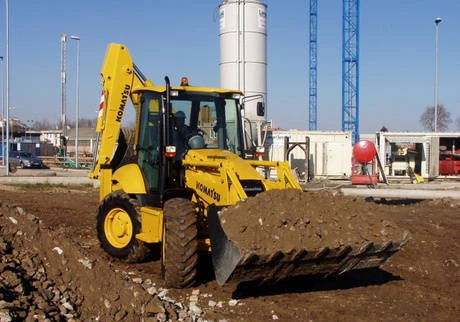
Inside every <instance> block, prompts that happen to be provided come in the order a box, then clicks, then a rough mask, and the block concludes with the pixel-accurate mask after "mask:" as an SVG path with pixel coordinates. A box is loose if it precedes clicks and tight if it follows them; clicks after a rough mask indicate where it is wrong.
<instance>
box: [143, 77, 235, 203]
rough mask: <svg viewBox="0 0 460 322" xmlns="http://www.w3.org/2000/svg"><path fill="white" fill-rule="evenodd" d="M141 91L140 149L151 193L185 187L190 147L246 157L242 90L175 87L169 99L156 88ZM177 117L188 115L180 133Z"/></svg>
mask: <svg viewBox="0 0 460 322" xmlns="http://www.w3.org/2000/svg"><path fill="white" fill-rule="evenodd" d="M139 94H140V100H139V106H138V107H137V108H136V109H137V114H138V116H137V120H138V121H137V122H138V124H139V126H138V129H139V133H137V144H136V146H135V149H136V151H137V163H138V165H139V166H140V167H141V168H142V170H143V173H144V176H145V181H146V183H147V185H148V187H149V190H150V192H151V194H152V195H155V193H154V192H155V191H162V190H163V189H164V191H165V192H166V191H167V190H168V189H169V190H174V189H181V188H183V187H185V183H184V179H183V174H184V173H183V168H182V164H181V160H182V159H183V158H184V156H185V154H186V153H187V151H188V150H190V149H219V150H227V151H230V152H232V153H234V154H236V155H238V156H240V157H241V156H242V155H243V152H244V151H243V150H244V149H243V144H242V142H243V135H242V133H243V131H242V129H241V122H240V120H241V115H240V106H239V96H240V95H239V94H238V93H235V92H230V91H222V90H213V89H210V88H200V87H189V86H187V87H185V86H184V87H174V88H171V89H170V91H169V94H170V95H169V97H166V96H167V95H166V96H165V93H164V92H155V91H151V90H144V91H140V92H139ZM168 101H169V108H167V106H168ZM175 115H180V117H181V118H184V129H183V130H181V132H180V133H179V132H178V129H177V123H176V122H175ZM181 140H183V141H182V142H181ZM171 148H173V149H174V150H175V154H176V155H175V156H174V157H172V156H173V154H168V155H167V156H166V157H165V153H164V152H165V150H166V149H167V150H168V151H171ZM162 178H164V180H165V181H164V182H162V180H163V179H162Z"/></svg>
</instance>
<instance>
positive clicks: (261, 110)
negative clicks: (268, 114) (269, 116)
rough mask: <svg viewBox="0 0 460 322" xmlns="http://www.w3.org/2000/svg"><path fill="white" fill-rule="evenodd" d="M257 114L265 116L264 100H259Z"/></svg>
mask: <svg viewBox="0 0 460 322" xmlns="http://www.w3.org/2000/svg"><path fill="white" fill-rule="evenodd" d="M257 116H265V104H264V102H257Z"/></svg>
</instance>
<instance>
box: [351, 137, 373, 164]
mask: <svg viewBox="0 0 460 322" xmlns="http://www.w3.org/2000/svg"><path fill="white" fill-rule="evenodd" d="M376 153H377V150H376V149H375V145H374V143H372V142H371V141H369V140H361V141H358V142H357V143H356V144H355V146H354V147H353V156H354V157H355V159H356V160H358V161H359V162H361V163H367V162H369V161H372V159H374V157H375V155H376Z"/></svg>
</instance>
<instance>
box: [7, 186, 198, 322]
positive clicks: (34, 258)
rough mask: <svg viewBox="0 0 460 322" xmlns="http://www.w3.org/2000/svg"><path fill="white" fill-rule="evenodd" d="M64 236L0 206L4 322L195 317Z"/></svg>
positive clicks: (18, 209)
mask: <svg viewBox="0 0 460 322" xmlns="http://www.w3.org/2000/svg"><path fill="white" fill-rule="evenodd" d="M83 196H84V195H83ZM76 197H77V198H78V195H77V196H76ZM86 198H88V197H86ZM44 202H45V201H44ZM66 233H67V232H65V231H64V230H61V229H59V228H53V227H52V226H49V225H44V224H43V222H41V220H40V219H39V218H38V217H35V216H34V215H32V214H30V213H27V212H26V211H25V210H24V209H23V208H21V207H18V206H11V205H9V204H5V203H2V205H1V207H0V258H1V261H0V320H1V321H2V322H3V321H5V322H7V321H36V320H39V321H141V320H145V321H147V320H148V319H149V318H150V319H152V321H166V320H177V319H179V318H180V317H181V318H186V317H188V318H189V319H190V320H191V319H192V318H193V316H194V315H195V312H192V311H190V309H189V308H188V307H186V306H184V305H182V304H181V303H178V302H175V301H173V300H172V299H170V298H169V297H168V296H167V292H168V290H166V289H162V288H161V287H156V285H155V283H153V282H152V281H151V280H149V279H145V280H143V279H141V278H138V277H136V276H133V275H132V274H131V273H130V272H125V271H117V270H114V269H112V268H111V267H110V265H107V262H106V261H105V260H104V259H103V258H95V257H94V256H91V255H90V254H86V253H85V252H84V250H82V249H81V248H80V245H79V244H78V242H76V241H75V240H73V239H72V238H65V237H64V238H63V235H65V234H66ZM93 255H94V254H93Z"/></svg>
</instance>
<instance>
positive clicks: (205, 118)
mask: <svg viewBox="0 0 460 322" xmlns="http://www.w3.org/2000/svg"><path fill="white" fill-rule="evenodd" d="M171 105H172V111H173V113H174V114H176V113H178V112H179V111H181V112H183V113H184V114H185V125H186V126H188V127H189V128H190V131H191V132H195V133H200V134H202V135H203V138H204V141H205V148H207V149H224V150H229V151H231V152H233V153H236V154H238V155H241V154H242V146H241V137H240V135H239V133H241V131H240V129H239V127H240V123H239V122H238V120H239V110H238V101H237V100H235V99H233V98H227V97H224V96H223V95H221V94H217V93H190V92H187V93H179V94H178V95H177V96H171ZM180 114H181V113H179V114H177V115H180Z"/></svg>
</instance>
